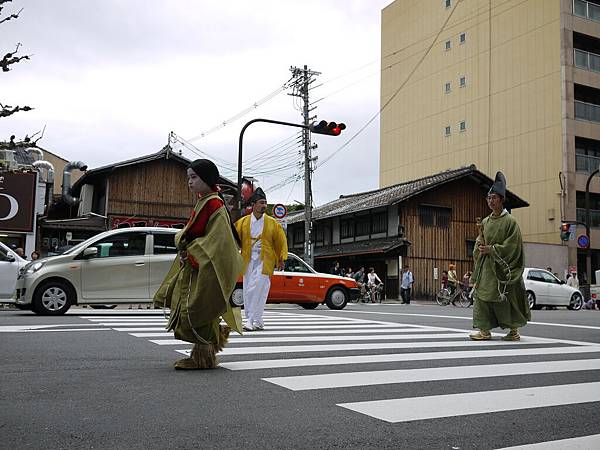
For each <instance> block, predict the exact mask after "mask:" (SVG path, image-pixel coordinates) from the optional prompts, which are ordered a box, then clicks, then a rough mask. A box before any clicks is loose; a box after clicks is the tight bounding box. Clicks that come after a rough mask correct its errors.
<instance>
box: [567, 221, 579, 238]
mask: <svg viewBox="0 0 600 450" xmlns="http://www.w3.org/2000/svg"><path fill="white" fill-rule="evenodd" d="M569 233H570V235H569V239H571V240H572V241H574V240H575V235H576V234H577V225H575V224H574V223H572V224H571V225H570V226H569Z"/></svg>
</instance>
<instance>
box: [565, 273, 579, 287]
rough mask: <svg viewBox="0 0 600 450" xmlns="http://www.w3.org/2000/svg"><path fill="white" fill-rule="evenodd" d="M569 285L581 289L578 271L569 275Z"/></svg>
mask: <svg viewBox="0 0 600 450" xmlns="http://www.w3.org/2000/svg"><path fill="white" fill-rule="evenodd" d="M567 286H571V287H573V288H575V289H579V279H578V278H577V273H576V272H573V273H572V274H569V275H567Z"/></svg>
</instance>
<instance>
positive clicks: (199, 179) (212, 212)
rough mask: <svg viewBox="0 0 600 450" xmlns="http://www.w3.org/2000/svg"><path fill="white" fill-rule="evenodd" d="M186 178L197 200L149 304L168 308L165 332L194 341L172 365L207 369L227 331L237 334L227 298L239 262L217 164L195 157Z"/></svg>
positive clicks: (238, 324) (239, 325) (237, 322)
mask: <svg viewBox="0 0 600 450" xmlns="http://www.w3.org/2000/svg"><path fill="white" fill-rule="evenodd" d="M187 177H188V186H189V188H190V191H192V192H193V193H194V194H196V195H197V196H198V201H197V203H196V206H195V207H194V210H193V211H192V214H191V217H190V219H189V220H188V222H187V224H186V226H185V228H183V230H181V231H179V232H178V233H177V234H176V235H175V245H176V247H177V250H178V258H176V259H175V261H174V262H173V265H172V266H171V269H170V270H169V273H168V274H167V276H166V277H165V280H164V281H163V282H162V284H161V286H160V287H159V288H158V291H157V292H156V294H155V295H154V305H155V306H156V307H161V308H170V310H171V311H170V315H169V320H168V323H167V330H173V332H174V333H175V338H176V339H179V340H182V341H187V342H191V343H193V344H194V347H193V348H192V352H191V355H190V357H189V358H183V359H180V360H179V361H177V362H176V363H175V369H212V368H215V367H217V365H218V362H217V357H216V354H217V353H218V352H219V351H221V350H222V349H223V347H224V346H225V344H226V343H227V340H228V338H229V332H230V331H231V330H232V329H233V330H235V331H237V332H238V333H240V334H241V332H242V323H241V322H242V318H241V314H240V310H239V308H232V307H231V306H230V304H229V297H230V296H231V293H232V292H233V289H234V288H235V283H236V281H237V277H238V274H239V273H240V271H241V270H242V264H243V263H242V258H241V256H240V253H239V244H238V242H237V241H238V239H239V238H238V237H237V234H236V233H235V228H234V227H233V223H232V222H231V218H230V216H229V212H228V211H227V208H226V207H225V204H224V201H223V199H222V197H221V196H220V195H219V194H218V187H217V182H218V181H219V170H218V169H217V166H215V164H214V163H213V162H212V161H209V160H208V159H197V160H195V161H193V162H192V163H191V164H190V165H189V166H188V169H187ZM221 319H223V320H225V322H226V323H227V325H221Z"/></svg>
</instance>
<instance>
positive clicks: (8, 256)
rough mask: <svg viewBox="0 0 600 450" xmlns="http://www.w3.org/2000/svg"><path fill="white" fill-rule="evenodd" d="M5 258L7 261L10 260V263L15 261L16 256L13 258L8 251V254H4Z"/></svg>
mask: <svg viewBox="0 0 600 450" xmlns="http://www.w3.org/2000/svg"><path fill="white" fill-rule="evenodd" d="M6 260H7V261H8V262H11V263H12V262H15V261H16V260H17V258H15V255H11V254H10V253H8V254H7V255H6Z"/></svg>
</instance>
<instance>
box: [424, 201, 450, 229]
mask: <svg viewBox="0 0 600 450" xmlns="http://www.w3.org/2000/svg"><path fill="white" fill-rule="evenodd" d="M451 214H452V209H450V208H446V207H444V206H435V205H419V222H420V224H421V226H423V227H438V228H450V216H451Z"/></svg>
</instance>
